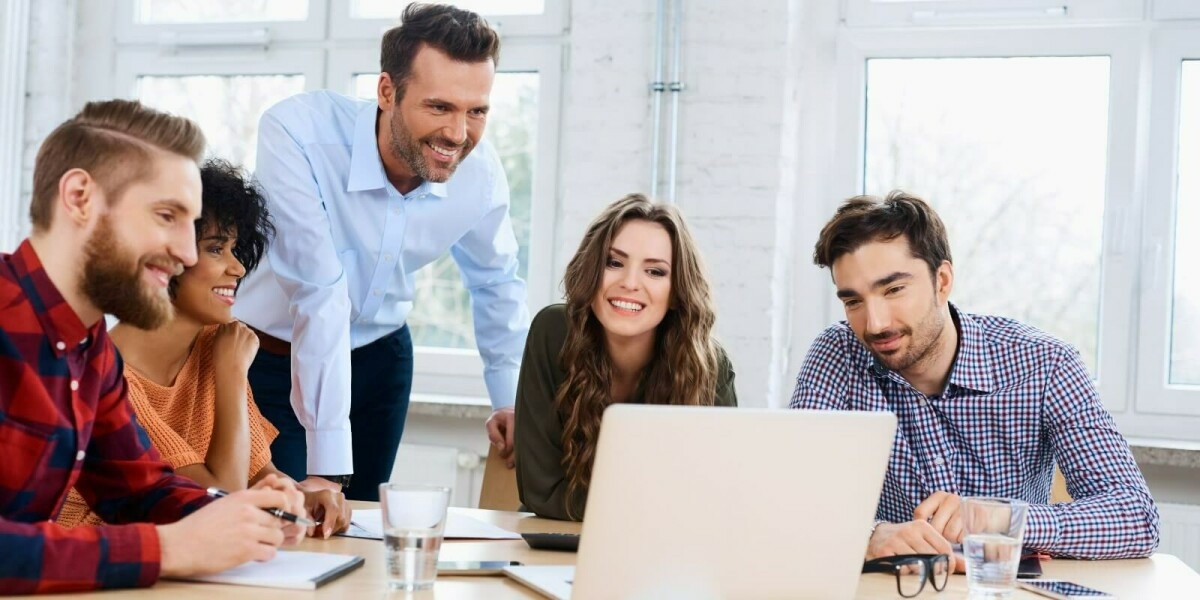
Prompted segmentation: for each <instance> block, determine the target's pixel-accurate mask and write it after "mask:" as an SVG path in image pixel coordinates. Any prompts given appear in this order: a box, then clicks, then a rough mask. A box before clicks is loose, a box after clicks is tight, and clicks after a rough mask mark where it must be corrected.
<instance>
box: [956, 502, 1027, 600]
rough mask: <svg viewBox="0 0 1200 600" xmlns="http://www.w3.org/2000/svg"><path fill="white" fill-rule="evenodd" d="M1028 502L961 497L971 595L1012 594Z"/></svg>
mask: <svg viewBox="0 0 1200 600" xmlns="http://www.w3.org/2000/svg"><path fill="white" fill-rule="evenodd" d="M1028 508H1029V505H1028V504H1026V503H1024V502H1022V501H1020V500H1010V499H1007V498H965V499H964V500H963V510H962V513H961V514H962V519H963V554H964V555H965V556H966V559H967V590H968V591H969V593H970V597H971V598H989V599H999V598H1008V597H1010V596H1012V593H1013V589H1014V588H1015V587H1016V583H1017V566H1018V565H1019V564H1020V562H1021V542H1022V540H1023V539H1024V538H1025V515H1026V511H1027V509H1028Z"/></svg>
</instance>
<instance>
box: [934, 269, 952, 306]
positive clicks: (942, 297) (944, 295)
mask: <svg viewBox="0 0 1200 600" xmlns="http://www.w3.org/2000/svg"><path fill="white" fill-rule="evenodd" d="M936 283H937V297H938V301H939V302H945V301H946V300H947V299H949V298H950V291H951V290H953V289H954V265H953V264H951V263H950V261H948V260H943V261H942V264H941V265H939V266H938V270H937V277H936Z"/></svg>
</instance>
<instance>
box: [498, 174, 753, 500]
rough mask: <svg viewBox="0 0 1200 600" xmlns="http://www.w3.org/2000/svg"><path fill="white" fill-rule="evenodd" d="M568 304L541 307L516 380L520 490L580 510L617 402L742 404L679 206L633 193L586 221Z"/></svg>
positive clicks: (571, 267)
mask: <svg viewBox="0 0 1200 600" xmlns="http://www.w3.org/2000/svg"><path fill="white" fill-rule="evenodd" d="M563 287H564V288H565V292H566V303H565V304H554V305H551V306H548V307H546V308H544V309H542V311H541V312H540V313H538V315H537V317H535V318H534V319H533V323H532V324H531V325H530V327H529V337H528V341H527V342H526V344H525V357H524V359H523V360H522V362H521V374H520V379H519V380H518V384H517V408H516V412H517V414H516V423H517V426H516V432H515V433H516V439H515V441H514V445H515V446H516V468H517V487H518V490H519V493H520V496H521V502H522V503H523V504H524V505H525V506H526V507H527V508H528V509H530V510H532V511H533V512H535V513H537V514H538V515H541V516H543V517H550V518H554V519H571V520H579V519H582V518H583V510H584V506H585V504H586V502H587V488H588V483H589V480H590V478H591V471H592V461H593V460H594V458H595V448H596V440H597V437H598V436H599V433H600V417H601V414H602V413H603V412H604V409H605V408H606V407H608V406H609V405H610V404H615V403H618V402H633V403H643V404H680V405H691V406H711V405H720V406H736V405H737V394H736V393H735V392H734V388H733V368H732V366H731V365H730V363H729V359H728V358H727V357H726V356H725V352H724V351H723V350H722V349H721V347H720V346H719V345H718V344H717V343H716V341H715V340H713V338H712V328H713V323H714V322H715V321H716V315H715V314H714V312H713V306H712V295H711V292H710V290H709V285H708V280H707V279H706V278H705V274H704V267H703V265H702V264H701V260H700V255H699V252H698V251H697V249H696V244H695V242H694V241H693V240H692V236H691V234H690V233H689V232H688V229H687V225H686V224H685V223H684V221H683V217H682V216H680V214H679V212H678V211H677V210H676V209H675V208H674V207H673V206H667V205H658V204H654V203H652V202H650V201H649V200H647V199H646V198H645V197H644V196H641V195H638V194H631V195H629V196H626V197H624V198H622V199H620V200H618V201H617V202H615V203H613V204H612V205H610V206H609V207H608V208H607V209H606V210H605V211H604V212H603V213H601V214H600V216H599V217H598V218H597V219H596V220H595V221H593V222H592V224H591V226H589V227H588V230H587V233H586V234H584V236H583V241H582V242H581V243H580V244H579V250H577V251H576V252H575V256H574V258H572V259H571V262H570V263H569V264H568V265H567V272H566V275H565V276H564V277H563Z"/></svg>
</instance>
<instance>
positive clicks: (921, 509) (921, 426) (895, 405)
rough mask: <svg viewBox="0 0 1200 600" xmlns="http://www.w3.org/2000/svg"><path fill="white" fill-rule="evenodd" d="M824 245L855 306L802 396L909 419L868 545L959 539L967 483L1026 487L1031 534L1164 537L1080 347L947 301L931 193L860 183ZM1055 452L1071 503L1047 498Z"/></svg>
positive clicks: (970, 491) (1065, 541)
mask: <svg viewBox="0 0 1200 600" xmlns="http://www.w3.org/2000/svg"><path fill="white" fill-rule="evenodd" d="M814 259H815V262H816V263H817V264H818V265H820V266H822V267H826V268H828V269H829V270H830V273H831V275H832V276H833V283H834V285H835V286H836V287H837V297H838V299H839V300H841V302H842V304H843V306H844V308H845V311H846V320H845V321H842V322H841V323H837V324H835V325H832V326H830V327H829V328H828V329H826V330H825V331H824V332H823V333H822V334H821V335H820V336H819V337H817V339H816V341H814V342H813V344H812V347H811V348H810V349H809V351H808V356H806V357H805V358H804V364H803V365H802V366H801V367H800V375H799V377H798V378H797V380H796V391H795V394H794V395H793V396H792V408H805V409H839V410H868V411H890V412H894V413H896V418H897V420H898V421H899V427H898V428H897V429H896V439H895V443H894V445H893V446H892V456H891V459H890V460H889V462H888V469H887V474H886V475H885V477H884V481H883V491H882V493H881V495H880V498H879V510H878V513H877V515H876V516H877V517H878V521H876V523H875V527H874V529H872V531H871V535H870V542H869V543H868V546H867V558H868V559H870V558H876V557H879V556H892V555H895V554H910V553H920V554H928V553H932V554H950V553H951V544H953V543H959V542H961V541H962V538H963V528H962V519H961V518H960V517H959V506H960V499H961V497H962V496H998V497H1002V498H1016V499H1020V500H1024V501H1026V502H1028V503H1029V512H1028V522H1027V524H1026V527H1025V546H1026V547H1028V548H1032V549H1035V550H1039V551H1042V552H1048V553H1050V554H1055V555H1060V556H1071V557H1075V558H1135V557H1143V556H1149V555H1150V554H1151V553H1153V552H1154V549H1155V548H1156V547H1157V546H1158V510H1157V509H1156V508H1155V506H1154V500H1153V499H1151V497H1150V491H1149V490H1148V489H1147V488H1146V480H1145V479H1143V478H1142V472H1141V471H1140V470H1139V469H1138V466H1137V463H1135V462H1134V460H1133V455H1132V454H1131V453H1130V451H1129V445H1128V444H1126V442H1125V438H1123V437H1121V434H1120V433H1119V432H1118V431H1117V427H1116V424H1115V423H1114V422H1113V419H1112V416H1111V415H1109V414H1108V411H1106V410H1105V409H1104V406H1103V405H1101V404H1100V397H1099V394H1098V393H1097V392H1096V388H1095V386H1093V385H1092V380H1091V377H1089V376H1088V373H1087V369H1086V368H1085V367H1084V366H1083V362H1082V361H1081V360H1080V358H1079V352H1078V351H1076V350H1075V349H1074V348H1072V347H1071V346H1070V345H1069V344H1067V343H1065V342H1062V341H1060V340H1057V339H1055V338H1053V337H1051V336H1050V335H1048V334H1046V333H1045V332H1042V331H1038V330H1037V329H1034V328H1033V327H1030V326H1028V325H1024V324H1022V323H1018V322H1016V321H1013V320H1011V319H1006V318H1003V317H995V316H989V315H977V314H971V313H968V312H966V311H964V310H962V309H960V308H958V307H957V306H955V305H954V304H953V303H951V302H950V292H951V290H952V289H953V287H954V267H953V265H952V264H951V262H950V242H949V239H948V238H947V236H946V229H945V227H944V226H943V225H942V221H941V219H940V218H939V217H938V216H937V213H935V212H934V211H933V209H932V208H930V207H929V205H928V204H926V203H925V202H923V201H922V200H920V199H919V198H915V197H913V196H909V195H907V194H904V193H903V192H899V191H896V192H892V193H891V194H889V195H888V197H887V198H886V199H883V198H876V197H873V196H858V197H855V198H851V199H849V200H847V201H846V202H845V203H843V204H842V206H841V207H840V208H839V209H838V211H837V214H835V215H834V216H833V218H832V219H831V220H830V221H829V223H827V224H826V225H825V227H824V229H822V230H821V236H820V239H818V241H817V245H816V250H815V252H814ZM1013 276H1014V277H1019V276H1020V274H1019V273H1014V274H1013ZM1004 284H1005V282H1004V281H996V282H995V285H998V286H1002V285H1004ZM1056 463H1057V464H1058V466H1059V467H1060V468H1061V469H1062V473H1063V477H1064V478H1065V479H1066V481H1067V490H1068V491H1069V492H1070V493H1071V496H1072V497H1073V498H1074V499H1075V500H1074V501H1073V502H1070V503H1064V504H1050V503H1049V499H1050V479H1051V476H1052V474H1053V472H1054V465H1055V464H1056ZM957 563H958V564H957V566H958V568H959V570H962V568H963V566H964V565H963V562H962V560H961V558H960V559H958V560H957Z"/></svg>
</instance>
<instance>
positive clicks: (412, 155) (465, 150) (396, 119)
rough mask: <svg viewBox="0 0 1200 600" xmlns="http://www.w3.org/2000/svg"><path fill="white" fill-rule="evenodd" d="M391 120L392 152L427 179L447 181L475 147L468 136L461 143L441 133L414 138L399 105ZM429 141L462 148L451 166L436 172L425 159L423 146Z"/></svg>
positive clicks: (446, 146) (435, 181) (437, 181)
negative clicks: (405, 123) (404, 120)
mask: <svg viewBox="0 0 1200 600" xmlns="http://www.w3.org/2000/svg"><path fill="white" fill-rule="evenodd" d="M390 121H391V122H390V123H389V124H388V127H390V128H391V131H392V154H393V155H395V156H396V157H397V158H399V159H400V160H403V161H404V162H405V164H407V165H408V168H410V169H412V172H413V173H415V174H416V175H417V177H420V178H421V179H423V180H425V181H432V182H434V183H445V182H446V181H447V180H449V179H450V176H451V175H453V174H454V171H455V170H456V169H458V165H460V164H462V161H463V159H464V158H466V157H467V155H468V154H470V153H471V150H472V149H473V148H474V147H475V146H474V145H473V144H472V143H471V138H467V139H466V141H464V142H463V143H461V144H459V143H455V142H452V141H450V140H448V139H446V138H444V137H442V136H439V135H432V136H428V137H426V138H424V139H420V140H418V139H416V138H414V137H413V135H412V132H410V131H409V130H408V127H405V125H404V122H403V118H402V117H401V115H400V108H399V107H398V106H397V107H396V109H395V111H394V112H393V113H392V118H391V119H390ZM427 142H428V143H433V144H436V145H438V146H441V147H443V148H460V150H459V151H458V158H457V160H455V161H454V162H453V163H450V166H449V167H447V168H445V170H444V171H442V172H440V173H439V172H434V169H433V167H431V166H430V165H429V162H428V161H426V160H425V153H424V152H423V150H424V148H423V146H425V144H426V143H427Z"/></svg>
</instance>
